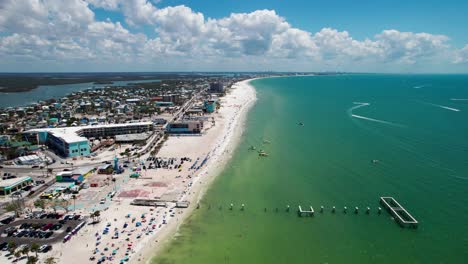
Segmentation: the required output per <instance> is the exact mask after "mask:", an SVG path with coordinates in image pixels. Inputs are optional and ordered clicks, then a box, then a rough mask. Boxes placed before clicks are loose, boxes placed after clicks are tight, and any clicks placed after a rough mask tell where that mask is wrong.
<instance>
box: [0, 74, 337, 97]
mask: <svg viewBox="0 0 468 264" xmlns="http://www.w3.org/2000/svg"><path fill="white" fill-rule="evenodd" d="M213 74H214V73H194V72H191V73H24V74H22V73H3V74H2V73H0V94H1V93H24V92H29V91H32V90H34V89H37V88H38V87H39V86H42V85H51V86H54V85H67V84H79V83H93V84H96V85H106V84H108V85H111V84H113V83H114V82H116V81H144V80H154V79H159V80H167V79H186V78H203V77H215V76H218V75H223V74H224V75H229V74H236V75H240V76H242V75H250V74H257V73H255V72H252V73H247V72H245V73H228V72H226V73H216V75H213ZM271 74H272V75H273V74H279V75H282V74H283V75H284V74H291V76H295V75H294V73H280V72H278V73H271ZM297 74H300V75H305V74H307V75H334V74H340V73H297Z"/></svg>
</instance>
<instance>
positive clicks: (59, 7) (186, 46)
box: [0, 0, 468, 72]
mask: <svg viewBox="0 0 468 264" xmlns="http://www.w3.org/2000/svg"><path fill="white" fill-rule="evenodd" d="M96 10H105V11H106V12H117V13H119V14H121V16H122V17H123V19H124V21H113V20H111V19H109V18H108V19H104V20H98V19H97V16H96V13H95V12H96ZM123 24H125V25H123ZM142 28H150V29H151V30H152V31H154V33H155V34H154V35H153V36H151V35H152V34H145V33H144V32H145V31H142V30H141V29H142ZM185 70H189V71H203V70H206V71H211V70H226V71H231V70H232V71H235V70H245V71H247V70H278V71H325V70H328V71H369V72H466V71H468V44H467V45H465V46H464V47H462V48H456V47H452V46H451V44H450V38H449V37H448V36H445V35H436V34H430V33H425V32H401V31H399V30H397V29H384V30H382V31H381V32H380V33H378V34H376V35H375V36H373V37H371V38H366V39H364V40H357V39H353V37H352V36H351V35H350V34H349V33H348V32H347V31H339V30H337V29H334V28H323V29H321V30H320V31H318V32H308V31H305V30H301V29H299V28H295V27H293V26H292V25H291V24H290V23H288V22H287V21H286V19H285V18H283V17H281V16H280V15H279V14H277V13H276V12H275V11H274V10H256V11H253V12H250V13H232V14H230V15H229V16H227V17H222V18H217V19H214V18H207V17H205V16H204V15H203V14H202V13H200V12H196V11H194V10H192V9H191V8H190V7H187V6H184V5H179V6H169V7H164V8H158V7H157V6H156V5H155V4H154V3H153V2H150V1H147V0H67V1H62V0H23V1H16V0H3V1H1V2H0V71H4V72H5V71H9V72H14V71H185Z"/></svg>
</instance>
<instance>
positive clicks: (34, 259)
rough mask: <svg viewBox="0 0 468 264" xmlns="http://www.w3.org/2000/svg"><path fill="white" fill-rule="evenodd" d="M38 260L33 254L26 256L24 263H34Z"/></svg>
mask: <svg viewBox="0 0 468 264" xmlns="http://www.w3.org/2000/svg"><path fill="white" fill-rule="evenodd" d="M38 261H39V258H38V257H35V256H30V257H28V261H27V262H26V264H35V263H37V262H38Z"/></svg>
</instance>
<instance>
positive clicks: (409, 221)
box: [380, 197, 418, 228]
mask: <svg viewBox="0 0 468 264" xmlns="http://www.w3.org/2000/svg"><path fill="white" fill-rule="evenodd" d="M380 204H381V205H382V206H383V207H384V208H386V209H387V211H388V212H389V213H390V214H391V215H392V216H393V217H395V220H396V221H397V223H398V224H399V225H400V226H402V227H412V228H417V227H418V221H416V219H415V218H414V217H413V216H412V215H411V214H410V213H409V212H408V211H406V209H405V208H404V207H403V206H401V205H400V204H399V203H398V202H397V200H395V198H393V197H380Z"/></svg>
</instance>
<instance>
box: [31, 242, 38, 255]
mask: <svg viewBox="0 0 468 264" xmlns="http://www.w3.org/2000/svg"><path fill="white" fill-rule="evenodd" d="M38 250H39V245H38V244H36V243H33V244H32V245H31V252H34V253H36V258H37V251H38Z"/></svg>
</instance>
